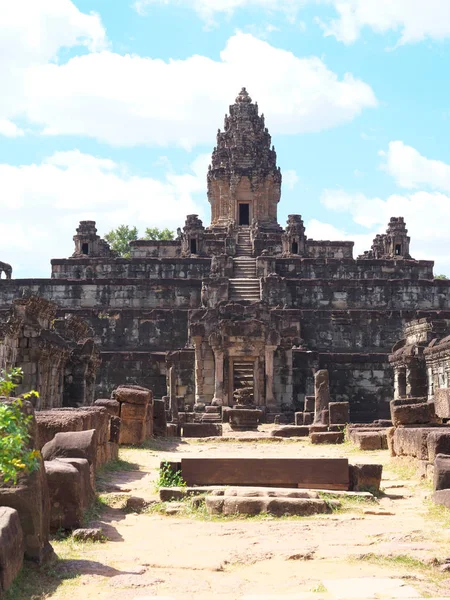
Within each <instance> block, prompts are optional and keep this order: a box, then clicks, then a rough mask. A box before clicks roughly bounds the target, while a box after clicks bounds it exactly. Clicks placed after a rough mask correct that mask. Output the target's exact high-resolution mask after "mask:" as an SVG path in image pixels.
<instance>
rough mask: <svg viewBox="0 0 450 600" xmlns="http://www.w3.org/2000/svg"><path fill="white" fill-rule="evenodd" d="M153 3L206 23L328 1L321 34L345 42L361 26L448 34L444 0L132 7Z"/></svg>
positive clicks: (180, 0)
mask: <svg viewBox="0 0 450 600" xmlns="http://www.w3.org/2000/svg"><path fill="white" fill-rule="evenodd" d="M154 4H176V5H178V6H185V7H187V8H190V9H192V10H195V11H196V12H197V13H198V15H199V16H200V17H201V18H202V19H203V20H204V21H206V22H207V23H208V24H213V23H214V17H216V16H217V15H225V16H229V15H230V14H232V13H233V12H235V11H236V10H237V9H245V8H252V7H257V8H261V9H263V10H265V11H266V12H270V13H272V12H274V11H279V12H282V13H285V14H286V15H287V16H288V18H289V20H290V21H291V22H292V21H294V20H295V18H296V16H297V14H298V12H299V11H300V10H301V9H302V8H303V7H304V6H305V5H306V4H313V5H314V4H315V5H330V6H331V7H332V8H333V9H334V10H335V11H336V12H337V18H331V19H327V20H319V19H317V21H318V22H319V24H320V25H321V26H322V28H323V30H324V33H325V35H331V36H334V37H335V38H336V39H337V40H339V41H340V42H344V43H345V44H351V43H353V42H355V41H356V40H357V39H358V38H359V37H360V36H361V31H362V30H363V29H364V28H365V27H367V28H369V29H372V30H373V31H375V32H376V33H386V32H389V31H395V32H397V31H398V32H399V35H400V37H399V40H398V45H402V44H408V43H416V42H421V41H423V40H425V39H428V38H429V39H435V40H443V39H446V38H448V37H449V36H450V3H449V2H448V0H136V2H135V3H134V7H135V9H136V10H137V12H138V13H139V14H141V15H145V14H148V13H149V11H150V10H151V6H152V5H154Z"/></svg>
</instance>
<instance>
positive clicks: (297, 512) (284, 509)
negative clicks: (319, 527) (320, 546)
mask: <svg viewBox="0 0 450 600" xmlns="http://www.w3.org/2000/svg"><path fill="white" fill-rule="evenodd" d="M206 508H207V510H208V512H209V513H210V514H223V515H229V516H231V515H236V514H239V515H258V514H261V513H268V514H272V515H274V516H277V517H283V516H304V517H306V516H310V515H316V514H324V513H329V512H331V508H330V506H329V504H328V503H326V502H325V501H324V500H320V499H311V498H282V497H280V498H265V497H260V498H255V497H250V498H247V497H243V496H231V497H220V496H207V497H206Z"/></svg>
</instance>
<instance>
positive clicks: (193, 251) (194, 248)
mask: <svg viewBox="0 0 450 600" xmlns="http://www.w3.org/2000/svg"><path fill="white" fill-rule="evenodd" d="M191 254H197V240H191Z"/></svg>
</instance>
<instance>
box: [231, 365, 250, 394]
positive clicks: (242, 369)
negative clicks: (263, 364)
mask: <svg viewBox="0 0 450 600" xmlns="http://www.w3.org/2000/svg"><path fill="white" fill-rule="evenodd" d="M245 387H253V363H252V362H250V361H242V362H234V364H233V388H234V389H235V390H238V389H241V388H245Z"/></svg>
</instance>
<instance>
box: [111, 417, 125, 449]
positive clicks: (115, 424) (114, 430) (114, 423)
mask: <svg viewBox="0 0 450 600" xmlns="http://www.w3.org/2000/svg"><path fill="white" fill-rule="evenodd" d="M121 423H122V421H121V419H120V417H111V418H110V420H109V440H108V441H109V442H113V443H114V444H118V443H119V439H120V427H121Z"/></svg>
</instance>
